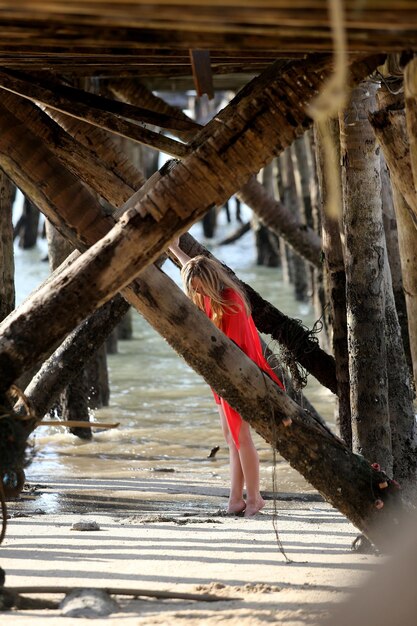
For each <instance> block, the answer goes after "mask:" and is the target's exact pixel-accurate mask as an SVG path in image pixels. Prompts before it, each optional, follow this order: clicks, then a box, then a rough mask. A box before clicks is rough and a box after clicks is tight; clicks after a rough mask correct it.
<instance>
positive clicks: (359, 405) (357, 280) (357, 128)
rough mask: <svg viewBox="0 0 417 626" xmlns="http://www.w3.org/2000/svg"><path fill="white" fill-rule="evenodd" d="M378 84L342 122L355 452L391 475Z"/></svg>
mask: <svg viewBox="0 0 417 626" xmlns="http://www.w3.org/2000/svg"><path fill="white" fill-rule="evenodd" d="M375 91H376V85H375V84H373V83H371V82H370V81H367V82H366V81H365V82H363V83H362V84H361V85H360V86H358V87H355V88H354V89H353V92H352V94H351V99H350V102H349V104H348V106H347V108H346V110H345V112H344V114H343V115H342V117H341V138H342V164H343V165H342V177H343V195H344V198H343V203H344V225H345V238H346V259H345V262H346V280H347V289H346V293H347V320H348V327H347V328H348V347H349V375H350V389H351V411H352V441H353V449H354V450H355V451H357V452H359V453H361V454H363V455H364V456H365V457H366V458H368V459H371V460H372V461H374V462H376V463H379V464H380V466H381V467H382V468H384V470H385V471H386V472H387V473H388V474H391V472H392V462H393V461H392V448H391V430H390V423H389V415H388V396H387V389H388V376H387V361H386V345H385V334H384V328H385V314H384V306H385V304H384V289H383V285H384V283H383V278H384V249H385V241H384V232H383V226H382V213H381V177H380V167H379V155H378V146H377V144H376V140H375V135H374V134H373V132H372V128H371V126H370V124H369V122H368V111H369V109H370V107H371V106H373V103H374V97H375Z"/></svg>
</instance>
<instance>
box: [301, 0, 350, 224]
mask: <svg viewBox="0 0 417 626" xmlns="http://www.w3.org/2000/svg"><path fill="white" fill-rule="evenodd" d="M328 5H329V13H330V26H331V30H332V36H333V46H334V60H335V69H334V72H333V75H332V76H331V77H330V79H329V80H328V81H327V84H326V85H325V86H324V88H323V89H322V91H321V93H320V94H319V95H318V97H317V98H316V99H315V100H314V102H312V103H311V105H310V110H309V114H310V116H311V117H312V118H313V120H314V121H315V122H316V126H317V130H318V133H319V135H320V138H321V141H322V145H323V160H324V175H325V179H326V181H327V197H326V198H325V203H324V207H323V208H324V211H325V212H326V214H327V215H328V216H329V217H332V218H337V217H339V215H340V212H341V206H342V197H341V189H340V184H339V171H338V155H337V150H336V147H335V146H334V144H333V141H332V136H331V133H330V129H329V126H328V123H327V122H328V120H329V119H330V118H332V117H336V116H337V114H338V112H339V111H340V110H342V109H344V108H345V105H346V102H347V97H348V89H347V78H348V76H347V44H346V29H345V18H344V12H343V0H328Z"/></svg>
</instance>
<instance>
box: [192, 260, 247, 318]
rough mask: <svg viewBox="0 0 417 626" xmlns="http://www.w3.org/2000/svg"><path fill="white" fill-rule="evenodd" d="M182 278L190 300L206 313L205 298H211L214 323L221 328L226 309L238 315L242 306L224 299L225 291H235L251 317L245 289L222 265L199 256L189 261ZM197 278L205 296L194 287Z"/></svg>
mask: <svg viewBox="0 0 417 626" xmlns="http://www.w3.org/2000/svg"><path fill="white" fill-rule="evenodd" d="M181 278H182V281H183V284H184V289H185V292H186V294H187V295H188V297H189V298H191V300H192V301H193V302H194V303H195V304H196V305H197V306H198V308H199V309H201V310H202V311H204V310H205V309H204V296H208V297H209V298H210V305H211V311H212V321H213V322H214V324H215V325H216V326H217V327H220V324H221V321H222V317H223V313H224V311H225V309H228V310H229V311H232V312H233V313H238V311H240V310H241V306H240V305H239V304H238V303H232V304H231V303H230V302H228V301H227V299H226V298H225V297H224V290H225V289H233V291H234V292H235V293H237V294H238V296H240V298H241V299H242V302H243V307H244V310H245V312H246V314H247V315H250V312H251V310H250V305H249V302H248V299H247V296H246V294H245V292H244V291H243V289H242V288H241V287H240V286H239V285H238V284H237V283H236V281H235V280H233V278H232V277H231V276H230V275H229V274H228V273H227V272H226V270H225V269H223V267H222V266H221V265H220V263H219V262H218V261H216V260H214V259H210V258H209V257H206V256H204V255H201V254H200V255H198V256H195V257H193V258H192V259H190V260H189V261H187V263H185V264H184V265H183V267H182V269H181ZM194 278H197V279H198V280H199V281H200V283H201V286H202V288H203V291H204V294H200V293H198V292H197V291H196V290H195V289H194V288H193V285H192V282H193V279H194Z"/></svg>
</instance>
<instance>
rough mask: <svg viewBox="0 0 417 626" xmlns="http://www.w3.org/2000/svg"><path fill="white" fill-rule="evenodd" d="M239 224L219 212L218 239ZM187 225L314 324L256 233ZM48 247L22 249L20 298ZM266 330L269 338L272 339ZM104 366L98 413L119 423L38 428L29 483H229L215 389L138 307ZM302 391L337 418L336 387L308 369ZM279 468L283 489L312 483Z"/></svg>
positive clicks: (266, 477) (265, 455) (267, 474)
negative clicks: (176, 478)
mask: <svg viewBox="0 0 417 626" xmlns="http://www.w3.org/2000/svg"><path fill="white" fill-rule="evenodd" d="M249 216H250V212H249V210H248V209H247V208H246V207H243V217H244V219H248V218H249ZM237 226H238V224H237V223H236V222H235V221H232V223H231V224H227V223H226V220H225V216H224V214H223V213H221V214H220V219H219V226H218V230H217V240H219V239H221V238H223V237H224V236H226V235H227V234H228V233H229V232H231V231H233V230H234V229H236V228H237ZM191 232H192V234H193V235H194V237H196V238H197V239H199V240H200V241H202V242H203V243H205V244H206V245H208V247H210V248H211V250H212V252H213V253H214V254H215V255H216V256H217V257H218V258H219V259H220V260H222V261H224V262H225V263H226V264H227V265H229V266H230V267H231V268H232V269H233V270H234V271H235V272H236V274H237V275H238V276H239V277H240V278H241V279H242V280H243V281H245V282H246V283H249V284H250V285H251V286H252V287H254V288H255V289H256V290H257V291H258V292H259V293H260V294H261V295H262V296H263V297H264V298H266V299H267V300H269V301H270V302H272V303H273V304H274V305H276V306H277V307H278V308H279V309H280V310H281V311H283V312H284V313H285V314H287V315H289V316H291V317H295V318H297V319H300V320H301V321H302V322H303V323H304V324H305V325H306V326H307V327H309V328H311V327H312V325H313V324H314V321H315V320H314V313H313V311H312V309H311V307H308V306H306V305H300V304H299V303H297V302H296V301H295V300H294V297H293V288H292V286H290V285H286V284H285V283H284V282H283V280H282V274H281V270H280V269H276V268H264V267H258V266H256V256H255V254H256V253H255V246H254V239H253V234H252V233H251V232H250V233H247V234H246V235H244V236H243V237H242V238H241V239H239V240H238V241H237V242H236V243H234V244H231V245H227V246H217V245H216V240H214V241H213V242H210V243H207V242H204V240H203V236H202V229H201V225H200V224H196V225H194V226H193V228H192V229H191ZM46 254H47V247H46V243H45V242H44V241H42V240H40V241H39V244H38V246H37V247H36V248H35V249H33V250H29V251H24V250H20V249H19V248H17V247H16V250H15V272H16V293H17V303H20V302H21V301H22V300H23V299H24V298H25V297H26V296H27V295H28V294H29V293H30V292H31V291H32V290H33V289H34V288H35V287H36V286H37V285H38V284H39V283H41V282H42V281H43V280H44V279H45V278H46V277H47V276H48V274H49V267H48V263H47V262H45V261H42V260H41V259H42V258H44V257H45V256H46ZM163 269H164V271H165V272H166V273H167V274H168V275H170V276H171V277H172V278H173V279H174V280H175V281H176V282H177V284H178V285H180V277H179V271H178V269H177V268H176V267H175V266H174V265H173V264H172V263H171V262H170V261H167V262H166V263H165V265H164V268H163ZM264 338H265V340H266V342H267V343H269V342H270V338H268V337H264ZM269 345H270V347H271V348H274V345H273V344H269ZM108 368H109V378H110V385H111V397H110V405H109V406H108V407H105V408H103V409H100V410H97V411H94V412H93V414H92V420H93V421H100V422H106V421H107V422H119V423H120V426H119V427H118V428H116V429H112V430H106V431H96V432H95V433H94V438H93V440H92V441H83V440H80V439H78V438H76V437H74V436H73V435H71V434H69V433H68V432H67V431H66V430H65V429H64V428H61V427H43V426H41V427H38V428H37V429H36V431H35V435H34V440H33V443H34V451H35V456H34V459H33V461H32V463H31V464H30V466H29V467H28V468H27V471H26V474H27V478H28V480H29V481H45V480H48V479H56V478H57V477H62V478H71V479H82V478H90V479H94V478H120V479H135V477H138V478H139V477H142V478H143V477H144V476H146V475H147V474H148V475H151V474H150V473H151V472H155V471H156V472H186V473H188V474H192V475H193V476H195V477H196V478H198V479H204V476H207V477H211V478H213V477H215V478H218V480H219V481H221V482H223V483H224V484H227V480H228V452H227V448H226V446H225V444H224V441H223V438H222V433H221V429H220V424H219V418H218V414H217V409H216V405H215V404H214V402H213V398H212V395H211V392H210V389H209V388H208V386H207V384H206V383H205V382H204V381H203V380H202V379H201V378H200V376H199V375H198V374H196V373H195V372H194V371H193V370H192V369H191V368H190V367H189V366H188V365H187V364H186V363H185V362H184V361H183V360H182V359H181V357H179V356H178V355H177V354H176V353H175V352H174V351H173V350H172V348H171V347H170V346H169V345H168V344H167V343H166V341H165V340H164V339H163V338H162V337H160V336H159V335H158V334H157V333H156V331H154V330H153V328H152V327H150V326H149V324H148V323H147V322H146V321H145V320H144V319H143V318H142V317H141V316H140V315H139V314H138V313H137V312H136V311H134V312H133V339H132V340H129V341H120V342H119V351H118V353H117V354H114V355H109V356H108ZM304 393H305V395H306V396H307V397H308V399H309V400H310V401H311V402H312V403H313V404H314V406H315V407H316V409H317V410H318V411H319V413H320V414H321V415H322V416H323V417H325V418H326V419H327V420H329V422H330V423H331V422H332V420H333V412H334V398H333V396H332V394H331V393H330V392H329V391H328V390H327V389H325V388H323V387H322V386H321V385H319V384H318V383H317V381H315V379H313V378H312V377H311V376H310V377H309V380H308V385H307V388H306V389H305V390H304ZM254 439H255V442H256V445H257V448H258V450H259V455H260V460H261V487H262V488H263V489H264V490H269V489H270V488H271V470H272V462H273V455H272V451H271V449H270V446H269V445H268V444H267V443H266V442H265V441H264V440H263V439H262V438H261V437H259V436H258V435H257V434H256V433H254ZM215 446H220V450H219V451H218V453H217V454H216V457H215V459H214V460H209V459H208V458H207V457H208V455H209V453H210V451H211V449H212V448H214V447H215ZM276 472H277V473H276V476H277V487H278V489H279V491H282V492H287V493H293V492H301V491H303V492H304V491H311V490H312V487H311V486H310V485H308V484H307V483H305V481H304V479H303V478H302V477H301V476H300V475H299V474H298V473H297V472H295V471H294V470H292V469H291V468H290V467H289V465H288V463H287V462H286V461H285V460H283V459H282V458H280V457H279V456H278V459H277V466H276Z"/></svg>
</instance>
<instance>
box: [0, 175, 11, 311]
mask: <svg viewBox="0 0 417 626" xmlns="http://www.w3.org/2000/svg"><path fill="white" fill-rule="evenodd" d="M13 199H14V185H13V183H12V181H11V180H10V178H9V177H8V176H7V174H5V172H3V170H1V169H0V321H1V320H3V319H4V318H5V317H7V315H8V314H9V313H10V312H11V311H13V309H14V306H15V289H14V252H13V221H12V217H13Z"/></svg>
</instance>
